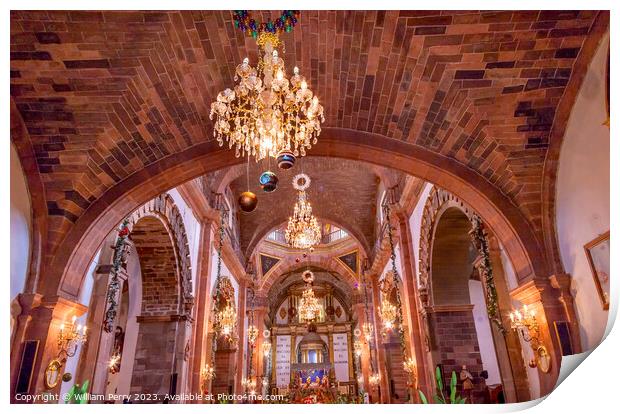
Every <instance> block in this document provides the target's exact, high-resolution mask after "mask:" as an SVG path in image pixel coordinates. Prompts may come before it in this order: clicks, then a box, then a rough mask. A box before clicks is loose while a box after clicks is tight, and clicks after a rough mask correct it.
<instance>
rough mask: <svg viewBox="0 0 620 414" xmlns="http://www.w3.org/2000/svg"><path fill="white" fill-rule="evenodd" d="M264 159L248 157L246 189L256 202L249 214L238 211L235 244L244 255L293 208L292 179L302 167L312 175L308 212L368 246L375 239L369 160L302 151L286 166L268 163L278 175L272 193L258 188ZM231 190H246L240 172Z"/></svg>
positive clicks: (374, 182)
mask: <svg viewBox="0 0 620 414" xmlns="http://www.w3.org/2000/svg"><path fill="white" fill-rule="evenodd" d="M267 168H268V166H267V163H266V162H263V163H261V164H256V163H254V162H251V163H250V169H249V177H250V190H251V191H252V192H254V193H255V194H257V196H258V200H259V202H258V206H257V208H256V210H255V211H253V212H252V213H249V214H245V213H241V214H240V215H239V225H240V235H241V237H240V239H241V240H240V244H241V248H242V251H243V252H244V253H246V255H247V256H249V255H250V254H251V253H252V252H251V251H248V249H253V247H254V246H256V244H257V243H258V242H259V241H260V239H261V238H262V237H264V236H265V235H266V234H267V232H269V231H270V230H273V228H274V227H276V226H279V225H282V224H286V221H287V220H288V218H289V216H291V215H292V214H293V206H294V204H295V201H296V200H297V191H296V190H295V189H294V188H293V184H292V179H293V177H294V176H295V175H296V174H299V173H300V172H301V171H302V170H303V172H304V173H306V174H308V176H309V177H310V179H311V180H312V182H311V185H310V188H309V189H308V190H307V191H306V192H307V194H308V200H309V201H310V203H311V204H312V211H313V213H314V214H315V215H316V216H317V217H318V218H319V219H320V220H326V221H328V222H331V223H335V224H337V225H339V226H342V227H344V228H345V229H348V231H349V232H351V233H352V234H353V235H354V236H355V237H357V238H358V240H359V241H360V243H362V245H363V247H364V248H366V249H368V248H369V247H371V246H372V245H373V242H374V239H375V218H376V211H377V209H376V203H377V187H378V184H379V177H378V176H377V175H376V174H375V171H374V168H373V167H372V166H370V165H369V164H366V163H363V162H359V161H350V160H344V159H338V158H327V157H307V158H305V159H303V160H302V161H300V162H298V163H297V165H296V166H295V167H293V168H291V169H290V170H280V169H278V168H277V167H275V166H274V165H272V170H273V171H275V172H276V173H277V175H278V177H279V181H278V188H277V189H276V191H274V192H272V193H265V192H264V191H262V190H261V188H260V186H259V183H258V177H259V176H260V174H261V173H262V172H263V171H265V170H267ZM230 187H231V190H232V192H233V194H235V195H238V194H241V192H243V191H246V190H247V188H248V186H247V180H246V174H245V173H244V174H242V175H241V176H240V177H238V178H237V179H235V180H234V181H233V182H232V183H231V185H230Z"/></svg>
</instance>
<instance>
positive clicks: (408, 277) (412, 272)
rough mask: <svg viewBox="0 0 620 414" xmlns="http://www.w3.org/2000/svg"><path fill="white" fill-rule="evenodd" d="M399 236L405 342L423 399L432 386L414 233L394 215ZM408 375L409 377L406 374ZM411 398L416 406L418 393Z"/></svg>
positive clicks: (407, 223)
mask: <svg viewBox="0 0 620 414" xmlns="http://www.w3.org/2000/svg"><path fill="white" fill-rule="evenodd" d="M396 218H397V225H398V234H399V240H400V263H401V266H402V272H403V274H402V275H401V279H402V284H403V285H402V287H403V289H402V290H403V292H402V296H401V298H402V299H403V304H404V309H403V312H404V313H405V314H404V315H403V318H404V319H405V321H406V322H407V326H408V327H409V329H408V330H407V332H406V333H407V339H408V342H409V345H410V346H409V349H408V351H409V352H410V354H409V355H410V356H411V357H412V358H414V359H415V361H416V367H417V373H416V374H415V375H416V382H417V385H418V388H419V389H421V390H422V391H423V392H424V393H425V394H426V395H431V394H432V392H433V384H432V383H430V384H429V381H427V376H426V375H425V373H426V372H428V368H427V366H426V358H425V352H424V349H425V347H424V344H423V338H424V335H425V333H424V330H423V328H422V326H423V322H422V320H421V316H420V311H419V306H420V304H419V303H418V299H417V298H418V297H419V292H418V281H417V276H416V264H415V256H414V253H413V233H412V232H411V226H410V225H409V218H408V217H406V216H404V215H403V214H397V215H396ZM408 375H409V374H408ZM412 396H413V399H414V401H417V402H419V397H418V392H417V390H412Z"/></svg>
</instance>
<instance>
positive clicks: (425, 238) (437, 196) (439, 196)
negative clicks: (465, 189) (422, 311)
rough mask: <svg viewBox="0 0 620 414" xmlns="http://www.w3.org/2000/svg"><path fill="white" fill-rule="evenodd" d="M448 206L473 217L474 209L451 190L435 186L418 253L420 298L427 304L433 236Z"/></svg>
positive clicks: (428, 301) (430, 291)
mask: <svg viewBox="0 0 620 414" xmlns="http://www.w3.org/2000/svg"><path fill="white" fill-rule="evenodd" d="M448 208H458V209H459V210H461V211H462V212H463V214H464V215H465V216H466V217H467V218H469V219H470V218H471V217H472V215H473V210H472V209H471V208H470V207H468V206H467V205H466V204H465V203H464V202H463V201H461V200H460V199H459V198H458V197H456V196H455V195H454V194H451V193H450V192H448V191H446V190H444V189H441V188H438V187H435V186H434V187H433V188H432V189H431V192H430V193H429V195H428V198H427V199H426V204H424V210H423V213H422V220H421V226H420V253H419V255H418V269H419V279H418V280H419V283H420V289H419V291H420V298H421V299H422V303H423V304H424V305H425V306H429V305H430V304H431V303H432V296H433V295H432V278H431V259H432V248H433V236H434V234H435V230H436V229H437V223H438V221H439V219H440V218H441V215H442V213H443V212H444V211H446V210H447V209H448Z"/></svg>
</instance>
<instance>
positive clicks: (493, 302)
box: [471, 214, 506, 333]
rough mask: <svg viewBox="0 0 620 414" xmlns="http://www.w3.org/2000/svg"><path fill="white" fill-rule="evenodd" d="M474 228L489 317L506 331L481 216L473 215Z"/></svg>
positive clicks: (473, 232)
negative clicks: (480, 259)
mask: <svg viewBox="0 0 620 414" xmlns="http://www.w3.org/2000/svg"><path fill="white" fill-rule="evenodd" d="M471 223H472V230H471V237H472V239H473V242H474V245H475V246H476V248H477V249H478V254H480V257H481V258H482V261H481V263H480V265H479V267H478V269H479V271H480V276H481V278H482V281H483V283H484V284H485V287H486V288H485V293H486V305H487V314H488V315H489V319H490V320H491V321H492V322H493V323H495V324H496V325H497V327H498V328H499V330H500V331H501V332H502V333H504V332H505V331H506V330H505V328H504V325H503V324H502V320H501V318H500V315H499V305H498V304H497V289H496V287H495V280H494V279H493V267H492V266H491V259H490V255H489V241H488V239H487V236H486V233H485V231H484V228H483V226H482V222H481V220H480V217H478V216H477V215H475V214H474V215H473V216H472V218H471Z"/></svg>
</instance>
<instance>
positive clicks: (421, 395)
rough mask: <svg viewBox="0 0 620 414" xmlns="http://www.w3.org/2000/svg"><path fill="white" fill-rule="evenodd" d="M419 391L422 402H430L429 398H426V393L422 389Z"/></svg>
mask: <svg viewBox="0 0 620 414" xmlns="http://www.w3.org/2000/svg"><path fill="white" fill-rule="evenodd" d="M418 393H419V394H420V400H422V404H428V400H427V399H426V395H424V393H423V392H422V391H420V390H418Z"/></svg>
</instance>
